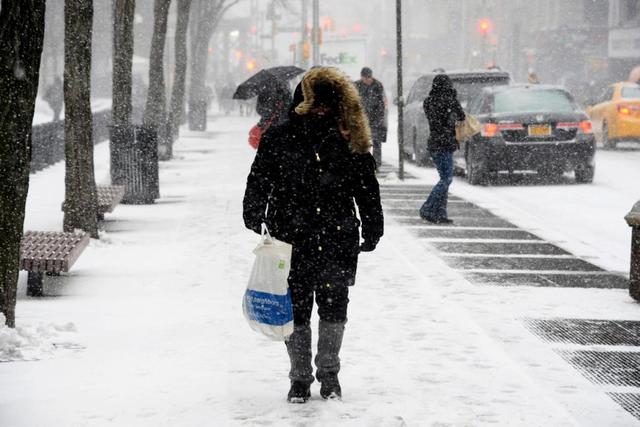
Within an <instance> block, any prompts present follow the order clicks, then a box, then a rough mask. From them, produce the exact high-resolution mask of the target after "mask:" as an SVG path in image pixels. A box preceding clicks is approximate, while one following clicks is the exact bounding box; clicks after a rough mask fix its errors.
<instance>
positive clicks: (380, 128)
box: [355, 67, 387, 166]
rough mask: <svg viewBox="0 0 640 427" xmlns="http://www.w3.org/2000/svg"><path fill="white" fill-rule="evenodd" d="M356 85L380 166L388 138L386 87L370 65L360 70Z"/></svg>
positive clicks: (377, 163) (377, 164) (374, 153)
mask: <svg viewBox="0 0 640 427" xmlns="http://www.w3.org/2000/svg"><path fill="white" fill-rule="evenodd" d="M355 85H356V87H357V88H358V92H359V93H360V99H361V100H362V105H363V106H364V110H365V112H366V113H367V118H368V119H369V126H370V127H371V139H372V142H373V158H374V159H375V160H376V166H380V165H381V164H382V143H383V142H385V141H386V140H387V115H386V110H387V97H386V96H385V94H384V87H383V86H382V83H380V81H378V80H376V79H375V78H374V77H373V71H372V70H371V68H369V67H364V68H363V69H362V71H360V80H358V81H357V82H356V83H355Z"/></svg>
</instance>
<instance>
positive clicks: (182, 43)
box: [169, 0, 191, 135]
mask: <svg viewBox="0 0 640 427" xmlns="http://www.w3.org/2000/svg"><path fill="white" fill-rule="evenodd" d="M177 6H178V22H177V24H176V34H175V51H176V70H175V79H174V81H173V88H172V91H171V112H170V118H169V119H170V124H171V134H172V135H175V134H176V132H177V130H178V129H179V128H180V122H181V120H182V116H183V115H184V92H185V81H186V75H187V28H188V26H189V10H190V8H191V0H178V5H177Z"/></svg>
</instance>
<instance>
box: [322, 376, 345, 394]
mask: <svg viewBox="0 0 640 427" xmlns="http://www.w3.org/2000/svg"><path fill="white" fill-rule="evenodd" d="M320 396H322V398H323V399H336V400H340V399H342V389H341V388H340V381H338V375H337V374H327V375H326V376H325V377H324V378H323V379H322V382H321V383H320Z"/></svg>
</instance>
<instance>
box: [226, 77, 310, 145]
mask: <svg viewBox="0 0 640 427" xmlns="http://www.w3.org/2000/svg"><path fill="white" fill-rule="evenodd" d="M303 72H304V70H303V69H301V68H298V67H294V66H280V67H272V68H268V69H265V70H260V71H259V72H257V73H256V74H254V75H253V76H251V77H250V78H249V79H248V80H246V81H244V82H243V83H241V84H240V85H239V86H238V87H237V89H236V91H235V94H234V95H233V98H234V99H241V100H244V99H250V98H253V97H256V96H257V97H258V99H257V100H256V112H257V113H258V115H259V116H260V120H259V121H258V123H257V124H256V125H255V126H253V127H252V128H251V130H250V131H249V145H251V146H252V147H253V148H258V145H259V144H260V140H261V138H262V134H264V132H266V130H267V129H269V127H271V126H279V125H281V124H282V123H283V122H284V121H285V120H286V119H287V111H288V109H289V105H290V104H291V91H290V90H289V83H288V81H289V80H290V79H291V78H293V77H295V76H296V75H298V74H300V73H303Z"/></svg>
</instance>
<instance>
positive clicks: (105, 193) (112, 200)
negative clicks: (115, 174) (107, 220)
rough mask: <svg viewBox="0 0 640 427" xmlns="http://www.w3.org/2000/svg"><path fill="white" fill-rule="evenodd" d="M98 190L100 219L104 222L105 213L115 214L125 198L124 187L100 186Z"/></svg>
mask: <svg viewBox="0 0 640 427" xmlns="http://www.w3.org/2000/svg"><path fill="white" fill-rule="evenodd" d="M96 189H97V190H98V219H99V220H103V219H104V214H105V213H110V212H113V210H114V209H115V208H116V206H117V205H118V203H120V202H121V201H122V198H123V197H124V185H99V186H97V187H96Z"/></svg>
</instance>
